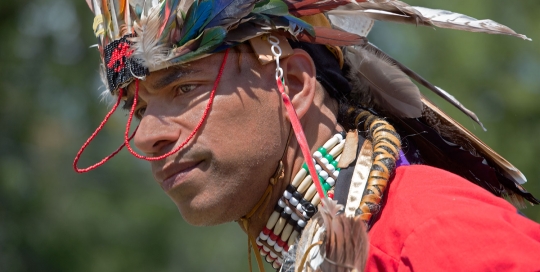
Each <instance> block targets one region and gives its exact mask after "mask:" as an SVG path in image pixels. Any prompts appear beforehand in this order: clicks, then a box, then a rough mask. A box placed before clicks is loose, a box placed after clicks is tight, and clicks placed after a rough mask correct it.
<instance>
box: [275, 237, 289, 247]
mask: <svg viewBox="0 0 540 272" xmlns="http://www.w3.org/2000/svg"><path fill="white" fill-rule="evenodd" d="M286 243H287V242H285V241H283V240H281V238H280V239H278V241H277V244H278V245H279V246H280V247H283V248H284V246H285V244H286Z"/></svg>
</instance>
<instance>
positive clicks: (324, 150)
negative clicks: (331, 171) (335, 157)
mask: <svg viewBox="0 0 540 272" xmlns="http://www.w3.org/2000/svg"><path fill="white" fill-rule="evenodd" d="M317 151H319V152H321V154H322V155H323V157H325V156H326V155H327V154H328V152H327V151H326V148H324V147H319V149H317Z"/></svg>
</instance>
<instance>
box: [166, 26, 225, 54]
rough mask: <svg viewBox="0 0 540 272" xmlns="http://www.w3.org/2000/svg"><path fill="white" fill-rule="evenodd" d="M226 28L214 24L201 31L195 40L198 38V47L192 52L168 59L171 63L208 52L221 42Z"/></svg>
mask: <svg viewBox="0 0 540 272" xmlns="http://www.w3.org/2000/svg"><path fill="white" fill-rule="evenodd" d="M226 35H227V30H225V28H223V27H220V26H216V27H212V28H209V29H206V30H204V31H203V33H202V34H201V35H199V37H197V38H196V40H199V39H200V44H199V47H198V48H197V49H196V50H195V51H192V52H189V53H187V54H184V55H181V56H178V57H175V58H173V59H170V60H169V61H170V62H171V63H182V62H187V61H190V60H194V59H197V58H199V57H201V56H203V55H205V54H208V53H210V52H211V51H212V50H213V49H215V48H216V47H218V46H219V45H221V44H222V43H223V40H224V39H225V36H226Z"/></svg>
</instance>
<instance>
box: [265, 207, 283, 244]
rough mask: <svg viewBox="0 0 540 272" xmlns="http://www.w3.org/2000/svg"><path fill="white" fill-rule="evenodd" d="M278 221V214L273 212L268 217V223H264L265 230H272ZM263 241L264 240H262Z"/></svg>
mask: <svg viewBox="0 0 540 272" xmlns="http://www.w3.org/2000/svg"><path fill="white" fill-rule="evenodd" d="M278 219H279V213H278V212H276V211H274V212H273V213H272V215H270V218H268V222H266V228H267V229H272V228H274V226H275V225H276V223H277V221H278ZM263 240H264V239H263Z"/></svg>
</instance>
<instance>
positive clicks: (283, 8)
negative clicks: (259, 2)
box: [252, 0, 289, 16]
mask: <svg viewBox="0 0 540 272" xmlns="http://www.w3.org/2000/svg"><path fill="white" fill-rule="evenodd" d="M252 13H259V14H267V15H273V16H285V15H287V14H289V7H287V4H285V3H284V2H283V1H281V0H270V1H268V3H267V4H266V5H264V6H260V7H255V8H254V9H253V11H252Z"/></svg>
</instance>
